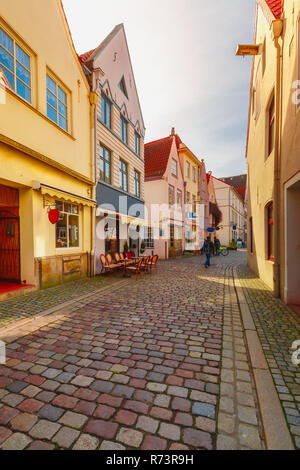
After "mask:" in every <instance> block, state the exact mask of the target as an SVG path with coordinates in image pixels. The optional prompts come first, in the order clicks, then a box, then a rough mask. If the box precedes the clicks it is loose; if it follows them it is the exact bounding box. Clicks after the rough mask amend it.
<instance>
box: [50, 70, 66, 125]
mask: <svg viewBox="0 0 300 470" xmlns="http://www.w3.org/2000/svg"><path fill="white" fill-rule="evenodd" d="M47 116H48V118H49V119H51V121H53V122H55V123H56V124H58V125H59V127H61V128H62V129H63V130H64V131H67V127H68V126H67V95H66V93H65V92H64V91H63V90H62V88H61V87H60V86H59V85H57V83H56V82H55V81H54V80H53V79H52V78H51V77H49V75H47Z"/></svg>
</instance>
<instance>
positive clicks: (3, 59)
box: [0, 46, 14, 72]
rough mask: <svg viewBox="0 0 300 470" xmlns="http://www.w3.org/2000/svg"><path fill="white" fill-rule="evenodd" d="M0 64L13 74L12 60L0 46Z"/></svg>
mask: <svg viewBox="0 0 300 470" xmlns="http://www.w3.org/2000/svg"><path fill="white" fill-rule="evenodd" d="M0 64H3V65H5V67H7V68H8V69H9V70H11V71H12V72H13V70H14V59H13V58H12V56H11V55H9V53H8V52H6V51H5V50H4V49H3V47H1V46H0Z"/></svg>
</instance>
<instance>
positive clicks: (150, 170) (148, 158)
mask: <svg viewBox="0 0 300 470" xmlns="http://www.w3.org/2000/svg"><path fill="white" fill-rule="evenodd" d="M175 140H176V145H177V148H178V147H179V144H180V143H181V140H180V137H179V136H178V135H177V134H176V135H175ZM172 144H173V136H172V135H169V136H168V137H165V138H163V139H159V140H155V141H154V142H149V143H148V144H146V145H145V177H146V178H151V177H162V176H163V175H164V174H165V171H166V169H167V165H168V161H169V157H170V152H171V147H172Z"/></svg>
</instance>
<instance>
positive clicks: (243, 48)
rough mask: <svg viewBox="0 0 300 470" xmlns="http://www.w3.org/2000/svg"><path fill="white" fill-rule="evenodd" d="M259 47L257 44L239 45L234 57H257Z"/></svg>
mask: <svg viewBox="0 0 300 470" xmlns="http://www.w3.org/2000/svg"><path fill="white" fill-rule="evenodd" d="M259 48H260V46H259V45H257V44H239V45H238V47H237V50H236V53H235V55H238V56H240V55H241V56H245V55H258V54H259Z"/></svg>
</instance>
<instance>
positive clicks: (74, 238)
mask: <svg viewBox="0 0 300 470" xmlns="http://www.w3.org/2000/svg"><path fill="white" fill-rule="evenodd" d="M69 246H70V247H79V217H78V216H77V215H69Z"/></svg>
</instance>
